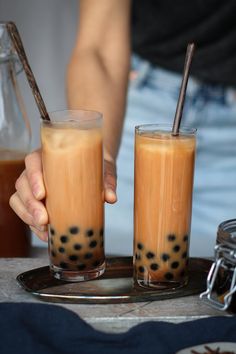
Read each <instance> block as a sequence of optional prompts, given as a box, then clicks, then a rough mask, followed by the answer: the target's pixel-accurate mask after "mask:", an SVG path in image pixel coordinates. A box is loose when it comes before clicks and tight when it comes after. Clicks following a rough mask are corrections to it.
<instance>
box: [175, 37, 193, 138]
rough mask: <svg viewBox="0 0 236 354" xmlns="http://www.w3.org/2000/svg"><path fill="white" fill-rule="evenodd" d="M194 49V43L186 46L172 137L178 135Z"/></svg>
mask: <svg viewBox="0 0 236 354" xmlns="http://www.w3.org/2000/svg"><path fill="white" fill-rule="evenodd" d="M194 49H195V45H194V43H190V44H188V47H187V52H186V57H185V64H184V73H183V79H182V83H181V87H180V93H179V99H178V103H177V107H176V112H175V119H174V123H173V128H172V135H174V136H176V135H179V127H180V123H181V118H182V113H183V107H184V100H185V95H186V89H187V84H188V78H189V69H190V65H191V63H192V59H193V54H194Z"/></svg>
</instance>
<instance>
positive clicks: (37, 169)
mask: <svg viewBox="0 0 236 354" xmlns="http://www.w3.org/2000/svg"><path fill="white" fill-rule="evenodd" d="M15 187H16V192H15V193H14V194H13V195H12V196H11V198H10V201H9V204H10V206H11V208H12V209H13V210H14V211H15V213H16V214H17V215H18V216H19V217H20V218H21V219H22V220H23V221H24V222H25V223H26V224H28V225H29V227H30V229H31V230H32V231H33V232H34V233H35V234H36V235H37V236H38V237H39V238H40V239H41V240H42V241H47V239H48V232H47V224H48V214H47V210H46V208H45V205H44V199H45V196H46V191H45V186H44V181H43V173H42V160H41V151H39V150H38V151H35V152H33V153H31V154H29V155H27V156H26V158H25V170H24V171H23V172H22V174H21V175H20V176H19V178H18V179H17V181H16V184H15ZM104 196H105V198H104V199H105V201H106V202H108V203H111V204H113V203H115V202H116V200H117V197H116V166H115V163H114V162H113V161H108V160H105V161H104Z"/></svg>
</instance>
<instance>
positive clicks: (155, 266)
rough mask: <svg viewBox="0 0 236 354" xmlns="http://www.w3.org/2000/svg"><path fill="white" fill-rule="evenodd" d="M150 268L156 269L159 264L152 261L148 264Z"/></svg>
mask: <svg viewBox="0 0 236 354" xmlns="http://www.w3.org/2000/svg"><path fill="white" fill-rule="evenodd" d="M150 268H151V270H157V269H158V268H159V265H158V264H157V263H152V264H151V265H150Z"/></svg>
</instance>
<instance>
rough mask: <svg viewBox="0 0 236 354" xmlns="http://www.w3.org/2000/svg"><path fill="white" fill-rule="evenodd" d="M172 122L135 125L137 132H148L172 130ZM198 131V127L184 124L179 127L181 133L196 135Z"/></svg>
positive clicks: (169, 131)
mask: <svg viewBox="0 0 236 354" xmlns="http://www.w3.org/2000/svg"><path fill="white" fill-rule="evenodd" d="M172 127H173V125H172V124H168V123H150V124H149V123H147V124H141V125H136V126H135V133H148V132H150V133H151V132H153V131H160V132H167V133H171V132H172ZM196 132H197V128H192V127H189V126H187V125H183V126H181V127H180V129H179V133H180V134H188V135H195V133H196Z"/></svg>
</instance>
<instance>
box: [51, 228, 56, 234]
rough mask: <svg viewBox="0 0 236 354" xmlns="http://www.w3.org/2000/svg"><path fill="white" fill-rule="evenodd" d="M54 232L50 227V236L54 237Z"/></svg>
mask: <svg viewBox="0 0 236 354" xmlns="http://www.w3.org/2000/svg"><path fill="white" fill-rule="evenodd" d="M55 233H56V232H55V230H54V228H53V227H52V226H51V227H50V234H51V235H52V236H54V235H55Z"/></svg>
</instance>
